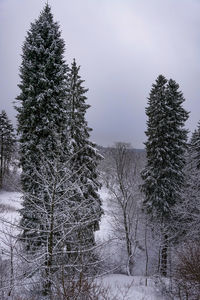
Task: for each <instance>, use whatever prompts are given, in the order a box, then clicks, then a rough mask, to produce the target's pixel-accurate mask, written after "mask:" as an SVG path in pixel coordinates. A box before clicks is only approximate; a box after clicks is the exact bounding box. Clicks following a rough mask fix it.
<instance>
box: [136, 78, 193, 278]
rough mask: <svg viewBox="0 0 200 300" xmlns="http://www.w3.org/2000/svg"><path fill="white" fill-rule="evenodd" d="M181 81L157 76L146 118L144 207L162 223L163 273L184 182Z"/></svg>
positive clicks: (154, 219) (185, 113)
mask: <svg viewBox="0 0 200 300" xmlns="http://www.w3.org/2000/svg"><path fill="white" fill-rule="evenodd" d="M178 89H179V86H178V84H177V83H176V82H175V81H174V80H172V79H170V80H169V81H168V83H167V80H166V78H165V77H164V76H162V75H160V76H158V78H157V80H156V83H155V84H153V87H152V90H151V93H150V97H149V100H148V107H147V108H146V114H147V117H148V120H147V131H146V135H147V142H146V143H145V145H146V154H147V163H146V167H145V169H144V171H143V172H142V177H143V180H144V182H143V185H142V190H143V192H144V194H145V200H144V207H145V209H146V211H147V213H148V214H149V215H150V217H151V219H152V220H153V221H154V222H158V223H160V224H161V226H162V228H163V229H162V236H163V242H162V247H161V252H160V253H161V258H160V259H161V261H160V270H161V274H162V275H164V276H166V274H167V249H168V232H167V229H166V228H167V227H168V226H169V224H170V223H171V222H172V220H173V215H172V208H173V207H174V205H175V204H176V203H177V202H179V201H181V191H182V187H183V184H184V173H183V167H184V165H185V157H184V153H185V149H186V140H187V130H185V129H184V123H185V121H186V120H187V118H188V113H187V112H186V111H185V110H184V108H183V107H182V103H183V102H184V98H183V94H182V93H181V92H180V91H179V90H178Z"/></svg>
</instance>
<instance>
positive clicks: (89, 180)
mask: <svg viewBox="0 0 200 300" xmlns="http://www.w3.org/2000/svg"><path fill="white" fill-rule="evenodd" d="M79 70H80V67H79V66H77V64H76V61H75V59H74V61H73V63H72V65H71V69H70V72H69V78H68V84H69V95H68V107H69V112H68V116H69V120H68V132H69V135H70V141H71V151H72V153H71V166H72V169H73V170H74V171H75V172H74V176H73V178H74V180H75V181H78V182H79V186H80V193H79V194H77V193H76V195H75V197H74V201H75V202H77V203H79V205H80V209H79V211H78V212H77V220H79V222H80V230H79V231H78V232H77V234H78V243H79V247H80V246H81V247H87V248H89V247H90V246H92V245H94V243H95V242H94V231H95V230H97V229H99V221H100V217H101V214H102V210H101V200H100V196H99V194H98V189H99V188H100V183H99V179H98V172H97V165H98V162H99V160H100V159H101V156H100V155H99V154H98V151H97V149H96V146H95V144H94V143H92V142H91V141H90V140H89V138H90V132H91V128H89V127H88V124H87V121H86V118H85V114H86V112H87V109H88V108H89V107H90V105H88V104H86V100H87V97H86V92H87V91H88V90H87V89H86V88H84V87H83V85H82V84H83V82H84V81H83V80H82V79H81V77H80V75H79ZM81 203H82V204H81Z"/></svg>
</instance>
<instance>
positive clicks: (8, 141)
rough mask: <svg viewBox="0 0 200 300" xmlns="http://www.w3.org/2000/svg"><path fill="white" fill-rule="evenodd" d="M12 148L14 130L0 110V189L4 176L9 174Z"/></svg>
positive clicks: (3, 111)
mask: <svg viewBox="0 0 200 300" xmlns="http://www.w3.org/2000/svg"><path fill="white" fill-rule="evenodd" d="M14 146H15V135H14V128H13V125H12V123H11V121H10V120H9V119H8V116H7V114H6V112H5V110H2V112H1V114H0V188H2V186H3V181H4V176H5V175H6V174H8V173H9V165H10V161H11V158H12V155H13V153H14Z"/></svg>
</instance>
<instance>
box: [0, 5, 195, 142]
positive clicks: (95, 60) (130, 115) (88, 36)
mask: <svg viewBox="0 0 200 300" xmlns="http://www.w3.org/2000/svg"><path fill="white" fill-rule="evenodd" d="M44 4H45V1H41V0H0V90H1V102H0V103H1V106H0V109H6V111H7V112H8V115H9V117H10V118H11V119H12V120H14V115H15V114H16V112H15V110H14V109H13V104H12V102H13V100H14V98H15V97H16V95H17V94H18V92H19V91H18V88H17V83H19V76H18V73H19V72H18V69H19V66H20V63H21V57H20V54H21V47H22V44H23V41H24V39H25V36H26V32H27V30H28V29H29V28H30V22H32V21H34V20H35V19H36V18H37V17H38V15H39V13H40V11H41V10H42V8H43V6H44ZM49 4H50V5H51V7H52V12H53V14H54V18H55V20H57V21H58V22H59V23H60V26H61V30H62V37H63V38H64V40H65V43H66V61H67V63H69V64H70V63H71V61H72V59H73V58H74V57H75V58H76V60H77V63H78V64H80V65H81V75H82V78H83V79H85V86H86V87H88V88H89V92H88V103H89V104H91V108H90V110H89V111H88V114H87V119H88V122H89V125H90V126H91V127H92V128H93V133H92V140H94V141H95V142H96V143H98V144H101V145H112V144H113V142H115V141H125V142H131V143H132V145H133V146H134V147H135V148H143V147H144V146H143V142H144V141H145V139H146V138H145V134H144V131H145V128H146V116H145V106H146V103H147V97H148V95H149V91H150V89H151V85H152V83H153V82H154V81H155V79H156V77H157V76H158V75H159V74H163V75H164V76H165V77H167V78H173V79H175V80H176V81H177V83H179V85H180V89H181V90H182V92H183V94H184V96H185V99H186V102H185V108H186V109H187V110H189V111H191V113H190V119H189V121H188V122H187V127H188V128H189V129H190V130H194V128H195V127H196V125H197V122H198V121H199V119H200V114H199V110H200V105H199V98H200V84H199V78H200V16H199V12H200V0H165V1H163V0H49Z"/></svg>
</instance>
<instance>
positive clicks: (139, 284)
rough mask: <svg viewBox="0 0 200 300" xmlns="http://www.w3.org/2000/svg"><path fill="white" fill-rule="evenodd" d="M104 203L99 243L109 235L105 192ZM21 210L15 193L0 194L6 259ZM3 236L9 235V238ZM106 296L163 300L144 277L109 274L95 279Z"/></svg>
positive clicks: (0, 249) (0, 237) (0, 235)
mask: <svg viewBox="0 0 200 300" xmlns="http://www.w3.org/2000/svg"><path fill="white" fill-rule="evenodd" d="M100 194H101V197H102V199H103V200H104V202H103V207H104V210H105V214H104V216H103V218H102V221H101V224H100V231H99V232H98V233H96V238H97V239H98V240H102V241H106V240H108V239H109V238H110V236H111V235H112V229H111V224H110V221H111V219H110V217H109V206H108V205H107V201H106V198H107V197H109V195H108V192H107V190H106V189H102V190H101V191H100ZM20 208H21V194H20V193H17V192H5V191H1V192H0V255H1V257H2V258H5V257H6V253H8V252H9V243H13V239H14V237H15V236H16V235H17V233H18V228H17V227H15V226H12V225H11V224H13V223H15V224H17V222H18V220H19V217H20V216H19V212H18V209H20ZM6 233H10V236H11V240H10V238H8V237H7V234H6ZM97 282H98V284H100V285H101V286H102V287H103V288H105V290H107V291H108V293H109V298H110V299H111V300H112V299H118V300H164V299H165V298H163V297H162V296H161V295H160V294H159V291H158V290H157V288H156V286H155V284H154V280H153V279H150V278H148V280H147V286H146V285H145V277H143V276H126V275H122V274H109V275H106V276H103V277H101V278H98V279H97Z"/></svg>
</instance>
